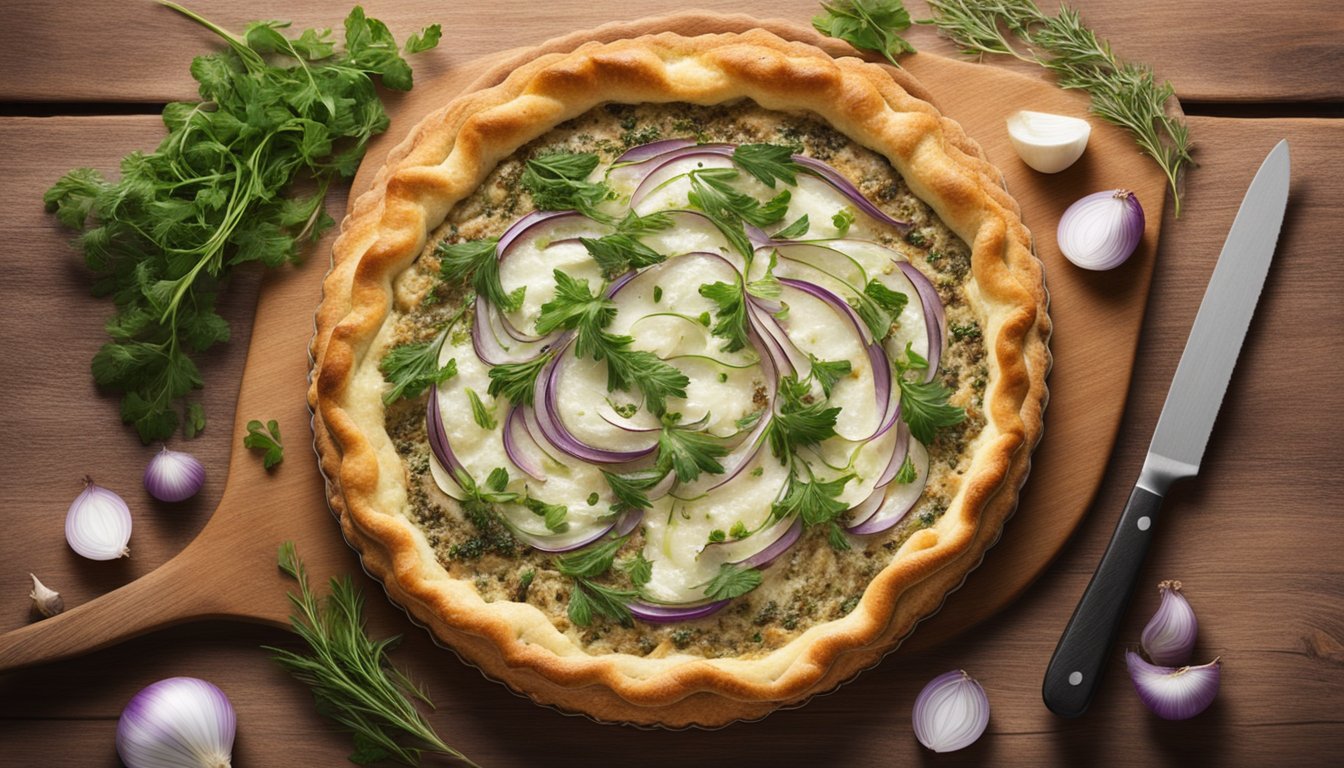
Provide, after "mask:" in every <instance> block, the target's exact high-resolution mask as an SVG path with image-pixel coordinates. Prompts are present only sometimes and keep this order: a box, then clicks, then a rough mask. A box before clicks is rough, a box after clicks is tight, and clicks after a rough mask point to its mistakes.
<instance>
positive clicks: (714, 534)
mask: <svg viewBox="0 0 1344 768" xmlns="http://www.w3.org/2000/svg"><path fill="white" fill-rule="evenodd" d="M727 540H728V534H726V533H724V532H723V529H722V528H715V529H714V530H712V531H710V532H709V543H710V544H720V543H722V542H725V541H727Z"/></svg>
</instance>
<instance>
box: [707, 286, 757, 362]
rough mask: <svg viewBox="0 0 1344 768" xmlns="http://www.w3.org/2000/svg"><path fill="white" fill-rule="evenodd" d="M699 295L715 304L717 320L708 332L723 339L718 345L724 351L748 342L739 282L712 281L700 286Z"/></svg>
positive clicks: (745, 306) (744, 309) (745, 313)
mask: <svg viewBox="0 0 1344 768" xmlns="http://www.w3.org/2000/svg"><path fill="white" fill-rule="evenodd" d="M700 295H701V296H704V297H705V298H706V299H709V300H710V301H712V302H714V303H715V305H717V307H716V309H715V312H716V314H717V315H718V317H719V321H718V322H717V323H715V324H714V327H713V328H711V329H710V331H709V332H710V333H712V334H714V335H715V336H718V337H720V338H722V339H725V341H724V343H723V344H722V345H721V346H720V347H719V349H720V350H722V351H724V352H736V351H737V350H739V349H742V348H744V347H746V346H747V345H748V344H749V343H750V342H751V340H750V338H749V337H748V336H747V302H746V297H745V296H743V295H742V286H741V284H740V283H737V282H733V283H724V282H714V283H705V284H703V285H701V286H700Z"/></svg>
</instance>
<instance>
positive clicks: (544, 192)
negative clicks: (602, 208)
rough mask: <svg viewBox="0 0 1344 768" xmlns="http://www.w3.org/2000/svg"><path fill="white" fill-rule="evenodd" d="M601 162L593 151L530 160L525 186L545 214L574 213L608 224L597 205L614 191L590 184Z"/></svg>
mask: <svg viewBox="0 0 1344 768" xmlns="http://www.w3.org/2000/svg"><path fill="white" fill-rule="evenodd" d="M598 161H599V158H598V156H597V155H595V154H593V153H591V152H580V153H573V152H556V153H553V154H549V155H542V156H541V157H534V158H532V159H531V160H528V161H527V167H526V169H524V170H523V179H522V184H523V187H524V188H526V189H527V191H528V192H530V193H532V201H533V202H534V203H536V206H537V207H538V208H540V209H541V210H543V211H570V210H573V211H579V212H580V213H583V214H584V215H586V216H588V217H589V218H593V219H597V220H599V221H605V220H606V219H607V218H608V217H607V216H605V215H604V214H602V213H600V212H599V211H598V210H597V206H598V205H599V204H600V203H601V202H602V201H603V200H606V199H607V198H609V197H611V195H612V193H611V189H610V188H609V187H607V185H606V184H603V183H602V182H591V181H587V178H588V174H590V173H592V172H593V169H595V168H597V164H598Z"/></svg>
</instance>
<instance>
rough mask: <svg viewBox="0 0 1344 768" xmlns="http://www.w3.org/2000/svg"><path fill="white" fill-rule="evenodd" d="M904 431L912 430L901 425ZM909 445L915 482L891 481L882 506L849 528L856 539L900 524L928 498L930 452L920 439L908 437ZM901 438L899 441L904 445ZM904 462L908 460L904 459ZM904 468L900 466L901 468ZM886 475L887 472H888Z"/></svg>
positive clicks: (900, 427)
mask: <svg viewBox="0 0 1344 768" xmlns="http://www.w3.org/2000/svg"><path fill="white" fill-rule="evenodd" d="M896 428H897V429H898V430H901V431H908V427H906V426H905V422H900V423H899V425H898V426H897V427H896ZM904 439H905V440H906V441H907V444H908V446H909V448H908V455H909V457H910V462H911V463H912V464H913V465H914V467H915V480H914V482H911V483H894V482H888V483H887V484H886V486H885V488H886V496H885V498H884V499H883V501H882V504H881V506H879V507H878V508H877V509H876V510H875V511H874V512H873V513H872V514H871V515H869V516H868V517H867V518H866V519H863V520H859V519H855V520H853V521H851V522H850V524H849V526H848V527H847V528H846V529H845V530H847V531H849V532H850V533H852V534H854V535H855V536H870V535H872V534H875V533H882V532H883V531H887V530H890V529H891V528H893V527H894V526H895V525H896V524H897V523H899V522H901V521H902V520H904V519H905V518H906V516H907V515H909V514H910V511H911V510H913V509H914V508H915V505H916V504H918V503H919V500H920V498H921V497H922V496H923V495H924V484H925V483H926V482H928V477H929V452H928V450H926V449H925V448H924V446H923V445H921V444H920V442H919V441H918V440H915V439H913V438H910V437H908V436H906V437H905V438H904ZM901 440H902V438H901V437H900V436H899V433H898V437H897V438H896V441H897V442H898V443H899V442H901ZM902 463H904V459H902ZM899 467H900V465H899V464H898V465H897V468H898V469H899ZM884 474H885V473H884Z"/></svg>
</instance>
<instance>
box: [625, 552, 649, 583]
mask: <svg viewBox="0 0 1344 768" xmlns="http://www.w3.org/2000/svg"><path fill="white" fill-rule="evenodd" d="M621 570H623V571H625V572H626V574H627V575H628V576H629V577H630V583H631V584H634V585H635V587H642V586H644V585H645V584H648V583H649V580H650V579H652V578H653V563H652V562H651V561H649V559H648V558H646V557H644V553H643V552H642V551H640V552H636V553H635V556H634V557H632V558H630V559H629V560H626V561H624V562H622V563H621Z"/></svg>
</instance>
